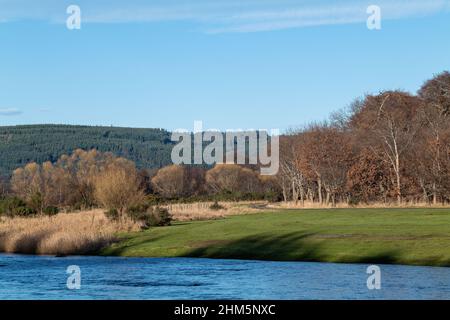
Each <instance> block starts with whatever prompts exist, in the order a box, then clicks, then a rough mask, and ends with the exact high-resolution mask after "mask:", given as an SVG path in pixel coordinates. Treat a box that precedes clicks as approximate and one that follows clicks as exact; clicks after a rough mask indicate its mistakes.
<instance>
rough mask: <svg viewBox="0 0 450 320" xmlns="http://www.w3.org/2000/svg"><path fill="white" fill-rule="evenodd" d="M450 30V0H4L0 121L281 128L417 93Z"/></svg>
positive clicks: (448, 58)
mask: <svg viewBox="0 0 450 320" xmlns="http://www.w3.org/2000/svg"><path fill="white" fill-rule="evenodd" d="M69 4H77V5H79V6H80V8H81V12H82V27H81V30H72V31H71V30H68V29H67V28H66V24H65V20H66V18H67V16H68V15H67V14H66V8H67V6H68V5H69ZM370 4H377V5H379V6H380V8H381V10H382V11H381V12H382V29H381V30H379V31H370V30H368V29H367V27H366V19H367V17H368V14H367V13H366V8H367V6H368V5H370ZM449 34H450V0H428V1H425V0H424V1H415V0H412V1H401V0H393V1H378V0H372V1H323V0H319V1H317V0H316V1H312V0H308V1H301V0H300V1H293V0H258V1H256V0H249V1H235V0H214V1H212V0H208V1H206V0H197V1H194V0H191V1H182V0H164V1H162V0H160V1H136V0H128V1H117V0H116V1H114V0H113V1H95V0H90V1H87V0H78V1H77V0H71V1H65V0H42V1H31V0H29V1H24V0H0V125H15V124H33V123H64V124H86V125H115V126H132V127H162V128H167V129H176V128H186V129H192V126H193V122H194V120H202V121H203V122H204V126H205V129H208V128H218V129H238V128H246V129H250V128H255V129H258V128H267V129H270V128H279V129H282V130H283V129H286V128H289V127H292V126H298V125H302V124H305V123H307V122H309V121H314V120H323V119H325V118H326V117H327V115H328V114H329V113H330V112H332V111H334V110H337V109H340V108H343V107H345V106H346V105H348V104H349V103H351V102H352V100H353V99H354V98H356V97H358V96H362V95H364V94H365V93H374V92H378V91H380V90H384V89H404V90H407V91H410V92H415V91H416V90H417V89H418V88H419V87H420V85H421V84H422V82H423V81H424V80H426V79H428V78H430V77H432V76H433V74H436V73H438V72H441V71H443V70H449V69H450V41H449Z"/></svg>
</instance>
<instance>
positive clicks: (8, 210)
mask: <svg viewBox="0 0 450 320" xmlns="http://www.w3.org/2000/svg"><path fill="white" fill-rule="evenodd" d="M0 214H3V215H6V216H8V217H16V216H19V217H27V216H32V215H35V214H36V210H34V209H32V208H30V207H28V206H27V204H26V203H25V202H24V201H23V200H22V199H20V198H17V197H12V198H5V199H3V200H0Z"/></svg>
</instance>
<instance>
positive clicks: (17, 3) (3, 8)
mask: <svg viewBox="0 0 450 320" xmlns="http://www.w3.org/2000/svg"><path fill="white" fill-rule="evenodd" d="M76 2H77V4H78V5H79V6H80V7H81V9H82V21H83V23H133V22H145V23H157V22H165V21H166V22H168V21H177V22H189V23H194V24H195V25H196V26H197V27H196V28H197V29H199V30H202V31H203V32H207V33H224V32H258V31H271V30H280V29H290V28H300V27H308V26H318V25H337V24H350V23H363V22H365V21H366V19H367V13H366V9H367V7H368V6H369V5H372V4H375V5H379V6H380V7H381V9H382V17H383V19H405V18H410V17H416V16H424V15H432V14H437V13H439V12H448V11H449V10H450V0H420V1H419V0H390V1H388V0H371V1H368V0H367V1H366V0H362V1H361V0H360V1H356V0H335V1H330V0H296V1H295V0H258V1H257V0H247V1H237V0H190V1H189V0H155V1H152V2H149V1H144V0H128V1H124V0H110V1H105V0H97V1H88V0H78V1H76ZM72 3H73V1H68V0H41V1H39V3H37V1H32V0H28V1H27V0H0V21H16V20H25V19H33V20H48V21H51V22H56V23H60V22H61V23H63V22H64V21H65V19H66V12H65V8H66V7H67V6H68V5H69V4H72Z"/></svg>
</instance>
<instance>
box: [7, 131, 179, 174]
mask: <svg viewBox="0 0 450 320" xmlns="http://www.w3.org/2000/svg"><path fill="white" fill-rule="evenodd" d="M172 146H173V143H172V142H171V141H170V132H168V131H166V130H163V129H136V128H119V127H91V126H69V125H24V126H4V127H1V126H0V176H9V175H10V174H11V173H12V171H13V170H14V169H16V168H18V167H21V166H23V165H25V164H27V163H29V162H31V161H36V162H38V163H41V162H44V161H56V160H57V159H58V157H59V156H60V155H62V154H68V153H71V152H72V151H73V150H75V149H77V148H81V149H85V150H89V149H93V148H95V149H98V150H99V151H102V152H112V153H114V154H116V155H118V156H123V157H126V158H128V159H130V160H133V161H134V162H135V163H136V165H137V166H138V167H139V168H149V169H152V168H159V167H162V166H164V165H167V164H169V163H170V153H171V150H172Z"/></svg>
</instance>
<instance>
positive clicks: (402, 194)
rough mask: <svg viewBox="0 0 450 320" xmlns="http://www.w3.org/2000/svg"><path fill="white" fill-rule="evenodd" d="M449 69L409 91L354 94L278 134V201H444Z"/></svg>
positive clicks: (449, 195) (449, 159)
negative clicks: (318, 118) (316, 118)
mask: <svg viewBox="0 0 450 320" xmlns="http://www.w3.org/2000/svg"><path fill="white" fill-rule="evenodd" d="M449 117H450V73H449V72H443V73H441V74H438V75H436V76H435V77H434V78H432V79H431V80H428V81H426V82H425V83H424V84H423V86H422V87H421V88H420V90H419V91H418V93H417V95H412V94H410V93H407V92H404V91H400V90H397V91H384V92H380V93H379V94H375V95H367V96H365V97H364V98H363V99H357V100H356V101H355V102H354V103H353V104H352V105H351V106H350V107H349V108H347V109H345V110H342V111H340V112H336V113H334V114H333V115H332V116H331V117H330V120H329V121H326V122H325V123H320V124H312V125H309V126H307V127H305V128H302V129H300V130H296V131H292V132H291V133H290V134H289V135H287V136H284V137H283V139H282V146H281V148H282V150H281V154H282V157H281V170H280V173H279V177H278V178H279V182H280V186H281V189H282V193H283V198H284V200H293V201H306V200H309V201H315V202H319V203H323V204H333V205H335V204H336V203H337V202H346V203H360V202H363V203H369V202H383V203H388V202H396V203H397V204H401V203H402V202H405V201H410V202H426V203H433V204H437V203H448V202H449V201H450V122H449Z"/></svg>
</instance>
